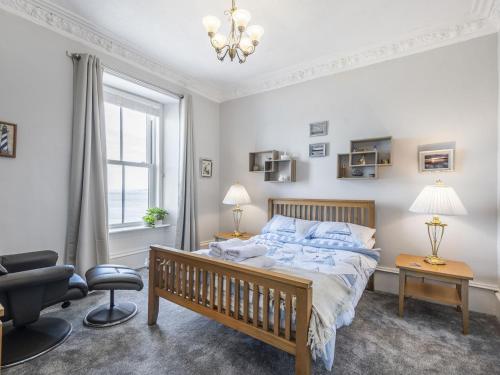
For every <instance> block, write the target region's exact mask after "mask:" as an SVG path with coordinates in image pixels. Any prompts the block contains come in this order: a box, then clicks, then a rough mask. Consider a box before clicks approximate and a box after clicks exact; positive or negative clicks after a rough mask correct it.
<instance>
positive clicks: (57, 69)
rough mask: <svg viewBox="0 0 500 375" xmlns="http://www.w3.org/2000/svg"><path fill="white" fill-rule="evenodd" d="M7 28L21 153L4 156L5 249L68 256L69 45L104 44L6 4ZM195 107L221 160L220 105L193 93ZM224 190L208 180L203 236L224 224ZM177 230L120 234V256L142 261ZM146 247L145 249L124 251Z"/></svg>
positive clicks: (1, 65)
mask: <svg viewBox="0 0 500 375" xmlns="http://www.w3.org/2000/svg"><path fill="white" fill-rule="evenodd" d="M0 35H2V37H1V38H0V72H1V74H0V88H1V89H0V119H1V120H3V121H7V122H13V123H17V124H18V143H17V158H15V159H8V158H0V254H7V253H10V252H24V251H29V250H38V249H54V250H57V251H58V252H59V253H60V254H61V256H62V254H63V250H64V240H65V233H66V214H67V212H66V211H67V200H68V178H69V163H70V142H71V117H72V64H71V60H70V59H69V58H68V57H66V54H65V53H66V50H68V51H72V52H90V53H96V52H95V51H93V50H91V49H89V48H88V47H87V46H85V45H83V44H80V43H78V42H76V41H74V40H72V39H68V38H66V37H64V36H61V35H59V34H57V33H54V32H53V31H50V30H47V29H45V28H43V27H40V26H37V25H35V24H33V23H31V22H28V21H26V20H24V19H21V18H19V17H16V16H14V15H11V14H9V13H5V12H4V11H0ZM97 55H98V56H100V57H101V59H102V61H103V62H104V63H105V64H106V65H108V66H110V67H112V68H113V69H114V70H117V71H121V72H123V73H125V74H128V75H130V76H132V77H135V78H138V79H142V80H144V81H146V82H151V83H154V84H155V85H158V86H161V87H164V88H166V89H170V90H173V91H175V92H179V93H184V92H185V90H183V89H182V88H179V87H176V86H174V85H171V84H169V83H168V82H167V81H164V80H162V79H160V78H158V77H157V76H153V75H151V74H148V73H147V72H145V71H143V70H141V69H138V68H136V67H134V66H131V65H129V64H127V63H125V62H123V61H121V60H118V59H115V58H113V57H111V56H108V55H106V54H105V53H102V52H97ZM193 108H194V113H193V116H194V123H195V147H196V150H197V155H202V156H204V157H206V156H209V157H211V158H213V159H214V162H215V165H216V166H217V165H218V157H219V155H218V145H219V141H218V137H219V105H218V104H217V103H215V102H212V101H210V100H208V99H205V98H203V97H201V96H199V95H193ZM167 146H168V145H167ZM167 183H168V181H167ZM171 183H177V182H176V181H171ZM217 195H218V180H217V177H214V178H212V179H209V180H204V181H202V182H200V189H199V190H198V198H199V202H200V203H199V218H200V238H202V239H205V238H210V236H211V235H212V233H213V231H214V230H215V227H216V226H217V224H214V223H218V218H217V219H214V217H217V215H218V202H217V201H216V200H215V199H214V197H217ZM214 213H215V214H214ZM214 215H215V216H214ZM173 233H175V228H169V229H155V230H144V231H138V232H133V233H127V234H123V233H119V234H112V235H111V256H112V258H113V261H114V262H117V263H119V262H122V263H127V262H129V261H130V262H132V263H135V264H137V265H139V264H142V258H143V257H144V250H145V249H147V247H148V246H149V244H151V243H163V244H173ZM140 249H143V252H142V255H141V256H137V255H134V256H133V258H132V259H129V260H127V259H125V258H124V257H119V258H117V257H118V256H119V255H120V254H121V255H123V254H131V253H137V252H138V251H139V250H140ZM139 253H140V252H139Z"/></svg>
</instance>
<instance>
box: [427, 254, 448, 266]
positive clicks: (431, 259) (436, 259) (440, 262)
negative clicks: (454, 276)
mask: <svg viewBox="0 0 500 375" xmlns="http://www.w3.org/2000/svg"><path fill="white" fill-rule="evenodd" d="M424 261H425V262H427V263H429V264H433V265H444V264H446V261H445V260H444V259H443V258H440V257H438V256H434V255H428V256H426V257H425V259H424Z"/></svg>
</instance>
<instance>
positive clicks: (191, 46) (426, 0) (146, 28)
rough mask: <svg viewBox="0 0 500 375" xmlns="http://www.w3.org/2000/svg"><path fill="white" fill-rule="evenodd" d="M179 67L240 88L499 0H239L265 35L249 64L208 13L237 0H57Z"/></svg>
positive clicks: (469, 15)
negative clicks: (215, 30) (211, 29)
mask: <svg viewBox="0 0 500 375" xmlns="http://www.w3.org/2000/svg"><path fill="white" fill-rule="evenodd" d="M50 1H51V2H52V3H54V4H56V5H58V6H60V7H62V8H64V9H65V10H68V11H70V12H72V13H74V14H76V15H78V16H80V17H82V18H83V19H85V20H87V21H88V22H89V23H90V24H92V25H93V26H95V27H96V29H97V30H99V31H101V32H103V33H104V34H106V35H108V36H111V37H114V38H116V39H118V40H120V41H122V42H125V43H126V44H127V45H129V46H132V47H134V48H135V49H136V50H138V51H140V52H142V53H143V54H144V55H145V56H147V57H149V58H151V59H153V60H155V61H157V62H159V63H161V64H163V65H165V66H167V67H168V68H169V69H171V70H173V71H174V72H178V73H180V74H182V75H184V76H188V77H190V78H192V79H193V80H195V81H197V82H200V83H202V84H203V85H206V86H207V87H212V88H216V89H217V90H219V91H221V92H222V91H227V92H236V91H237V89H238V88H239V87H240V86H244V85H245V83H246V82H256V81H259V80H263V79H267V78H268V77H270V76H272V74H273V73H274V72H280V71H283V70H290V69H293V67H295V66H304V65H307V64H308V63H309V62H312V61H318V60H321V59H325V58H328V57H333V56H335V57H342V56H349V55H352V54H353V53H356V52H358V51H362V50H369V49H370V48H372V47H374V46H380V45H383V44H387V43H392V42H397V41H400V40H404V39H405V38H412V37H415V36H416V35H424V34H425V33H426V32H430V31H435V30H440V29H443V28H449V27H455V26H456V25H463V24H464V23H467V22H469V21H473V20H477V19H482V18H487V17H489V16H490V14H491V12H492V9H493V6H494V0H356V1H355V0H239V1H237V5H238V6H239V7H241V8H245V9H247V10H249V11H250V12H251V14H252V21H251V23H258V24H261V25H262V26H263V27H264V28H265V34H264V36H263V38H262V41H261V44H260V45H259V46H258V48H257V51H256V53H255V54H254V55H252V56H250V57H249V58H248V60H247V62H246V63H245V64H239V63H237V62H233V63H231V62H229V61H225V62H223V63H221V62H219V61H218V60H217V59H216V57H215V53H214V51H213V49H212V48H211V46H210V43H209V40H208V37H207V35H206V33H205V31H204V28H203V26H202V24H201V19H202V17H203V16H205V15H207V14H212V15H215V16H217V17H219V18H220V19H221V20H222V25H223V26H222V30H223V31H224V32H227V30H228V24H227V22H226V19H225V17H224V15H223V12H224V10H225V9H227V8H229V7H230V3H231V1H230V0H183V1H180V0H179V1H172V0H148V1H138V0H106V1H103V0H86V1H81V0H50Z"/></svg>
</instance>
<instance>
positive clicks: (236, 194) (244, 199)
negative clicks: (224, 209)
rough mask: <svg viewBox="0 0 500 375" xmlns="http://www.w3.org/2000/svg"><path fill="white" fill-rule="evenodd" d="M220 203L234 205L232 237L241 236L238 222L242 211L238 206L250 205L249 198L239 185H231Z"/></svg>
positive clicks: (243, 188)
mask: <svg viewBox="0 0 500 375" xmlns="http://www.w3.org/2000/svg"><path fill="white" fill-rule="evenodd" d="M222 203H224V204H231V205H235V207H234V208H233V220H234V235H235V236H236V237H239V236H241V233H240V222H241V216H242V215H243V210H242V209H241V208H240V204H249V203H251V200H250V196H249V195H248V192H247V190H246V189H245V187H244V186H243V185H241V184H239V183H235V184H234V185H231V187H230V188H229V190H228V191H227V193H226V196H225V197H224V200H223V201H222Z"/></svg>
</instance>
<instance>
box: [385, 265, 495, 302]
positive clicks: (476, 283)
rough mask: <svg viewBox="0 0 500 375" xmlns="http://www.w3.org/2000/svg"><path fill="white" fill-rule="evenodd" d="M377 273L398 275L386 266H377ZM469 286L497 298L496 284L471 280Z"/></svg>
mask: <svg viewBox="0 0 500 375" xmlns="http://www.w3.org/2000/svg"><path fill="white" fill-rule="evenodd" d="M376 270H377V271H379V272H385V273H393V274H396V275H398V274H399V269H398V268H395V267H387V266H377V268H376ZM469 285H470V286H471V287H473V288H478V289H485V290H490V291H492V292H495V293H496V294H497V297H498V296H499V294H500V293H499V292H500V288H499V286H498V285H496V284H491V283H485V282H482V281H474V280H471V281H470V282H469Z"/></svg>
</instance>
